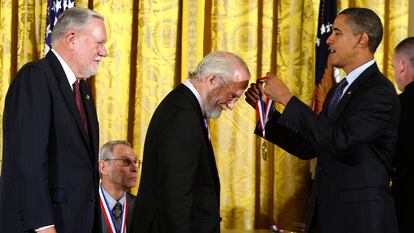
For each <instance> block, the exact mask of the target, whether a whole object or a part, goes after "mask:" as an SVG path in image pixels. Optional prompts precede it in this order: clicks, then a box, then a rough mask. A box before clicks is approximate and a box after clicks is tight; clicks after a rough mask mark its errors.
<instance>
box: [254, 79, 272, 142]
mask: <svg viewBox="0 0 414 233" xmlns="http://www.w3.org/2000/svg"><path fill="white" fill-rule="evenodd" d="M257 82H258V83H259V84H260V85H263V83H264V78H260V79H258V80H257ZM272 109H273V100H271V99H269V98H267V100H266V103H265V102H264V101H263V100H262V98H259V100H257V102H256V112H257V118H259V128H260V130H261V131H262V136H263V137H265V127H266V123H267V121H268V120H269V116H270V112H271V111H272Z"/></svg>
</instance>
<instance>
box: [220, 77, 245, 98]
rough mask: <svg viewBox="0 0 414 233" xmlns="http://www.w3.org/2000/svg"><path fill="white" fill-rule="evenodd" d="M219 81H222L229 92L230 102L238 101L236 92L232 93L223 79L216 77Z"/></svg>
mask: <svg viewBox="0 0 414 233" xmlns="http://www.w3.org/2000/svg"><path fill="white" fill-rule="evenodd" d="M217 77H218V78H219V79H220V80H221V81H223V83H224V85H226V87H227V89H229V91H230V101H231V102H236V101H237V100H239V98H240V97H239V96H238V95H237V94H236V92H234V91H233V89H232V88H231V87H230V86H229V85H228V84H227V82H226V81H224V79H223V78H222V77H220V76H217Z"/></svg>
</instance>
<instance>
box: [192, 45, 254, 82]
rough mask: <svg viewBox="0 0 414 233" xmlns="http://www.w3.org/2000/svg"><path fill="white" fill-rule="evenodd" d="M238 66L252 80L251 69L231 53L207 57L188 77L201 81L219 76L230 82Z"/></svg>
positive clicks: (211, 54) (213, 54)
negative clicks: (212, 76)
mask: <svg viewBox="0 0 414 233" xmlns="http://www.w3.org/2000/svg"><path fill="white" fill-rule="evenodd" d="M238 66H241V67H242V68H243V69H244V70H245V71H246V73H247V74H248V76H249V78H250V71H249V68H248V67H247V65H246V63H245V62H244V61H243V60H242V59H241V58H240V57H239V56H237V55H235V54H233V53H230V52H225V51H215V52H212V53H210V54H208V55H207V56H205V57H204V58H203V60H202V61H201V62H200V63H199V64H198V66H197V68H196V69H195V70H194V71H192V72H189V73H188V77H189V78H190V79H200V80H201V79H203V78H206V77H208V76H210V75H217V76H219V77H220V78H223V79H224V80H229V79H231V78H232V77H233V75H234V72H235V70H236V68H237V67H238Z"/></svg>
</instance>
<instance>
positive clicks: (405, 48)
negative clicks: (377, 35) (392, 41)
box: [394, 37, 414, 68]
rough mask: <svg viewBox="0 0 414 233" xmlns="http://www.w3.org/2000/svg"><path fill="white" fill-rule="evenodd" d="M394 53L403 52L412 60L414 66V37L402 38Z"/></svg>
mask: <svg viewBox="0 0 414 233" xmlns="http://www.w3.org/2000/svg"><path fill="white" fill-rule="evenodd" d="M394 54H401V55H403V56H404V57H406V58H407V59H408V60H409V61H410V66H411V67H413V68H414V37H407V38H405V39H404V40H402V41H401V42H400V43H398V45H397V46H396V47H395V49H394Z"/></svg>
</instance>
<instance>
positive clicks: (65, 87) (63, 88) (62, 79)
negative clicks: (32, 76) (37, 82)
mask: <svg viewBox="0 0 414 233" xmlns="http://www.w3.org/2000/svg"><path fill="white" fill-rule="evenodd" d="M46 59H47V60H48V62H49V63H50V65H51V67H52V69H53V71H54V73H55V77H56V78H57V80H58V85H59V90H60V92H61V93H62V96H63V99H64V100H65V102H66V104H67V106H68V108H69V109H70V112H71V113H72V116H73V118H74V119H75V122H76V125H77V127H78V129H79V131H80V132H81V134H82V138H83V140H84V142H85V144H86V147H87V148H88V151H89V154H90V155H91V156H92V155H93V152H92V149H91V145H90V142H89V137H88V134H87V133H86V131H85V129H84V127H83V123H82V120H81V117H80V114H79V110H78V107H77V106H76V103H75V97H74V95H73V91H72V89H71V88H70V85H69V82H68V80H67V77H66V74H65V72H64V70H63V68H62V65H61V64H60V62H59V60H58V59H57V57H56V56H55V55H54V54H53V52H49V53H47V54H46ZM88 121H89V120H88ZM88 123H89V122H88ZM91 159H93V156H92V157H91ZM92 161H94V160H92Z"/></svg>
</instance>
